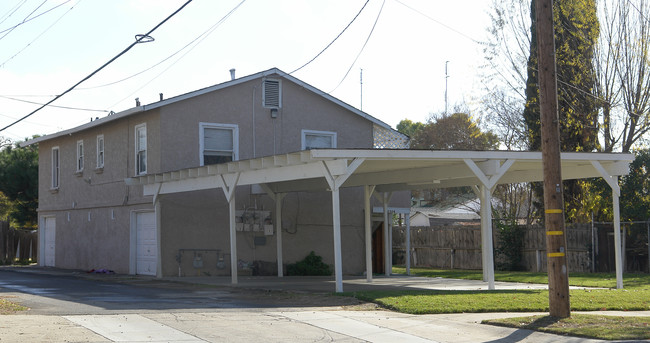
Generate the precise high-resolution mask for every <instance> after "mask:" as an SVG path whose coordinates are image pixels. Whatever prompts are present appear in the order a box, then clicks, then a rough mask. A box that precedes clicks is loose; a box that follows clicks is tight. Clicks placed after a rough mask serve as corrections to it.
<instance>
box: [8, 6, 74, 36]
mask: <svg viewBox="0 0 650 343" xmlns="http://www.w3.org/2000/svg"><path fill="white" fill-rule="evenodd" d="M68 1H70V0H68ZM46 2H47V0H43V2H41V4H40V5H38V7H36V8H35V9H34V10H33V11H32V12H31V13H29V14H28V15H27V16H26V17H25V19H23V21H22V22H20V23H18V24H17V25H14V26H12V27H10V28H8V29H6V30H4V31H2V32H0V33H4V32H7V33H5V34H4V36H2V37H0V40H2V39H3V38H5V37H7V35H9V34H10V33H11V32H13V30H14V29H16V28H17V27H18V26H20V25H22V24H24V23H26V22H28V21H29V20H31V19H29V17H31V16H32V14H34V12H36V11H38V9H39V8H41V6H43V5H45V3H46ZM57 7H58V6H57ZM34 18H36V17H34ZM34 18H32V19H34ZM28 19H29V20H28Z"/></svg>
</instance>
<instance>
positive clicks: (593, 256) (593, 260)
mask: <svg viewBox="0 0 650 343" xmlns="http://www.w3.org/2000/svg"><path fill="white" fill-rule="evenodd" d="M594 236H595V235H594V213H593V212H591V272H592V273H595V272H596V241H595V240H594Z"/></svg>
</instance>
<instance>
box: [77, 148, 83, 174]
mask: <svg viewBox="0 0 650 343" xmlns="http://www.w3.org/2000/svg"><path fill="white" fill-rule="evenodd" d="M83 170H84V141H77V172H80V171H83Z"/></svg>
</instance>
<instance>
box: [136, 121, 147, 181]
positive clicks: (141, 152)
mask: <svg viewBox="0 0 650 343" xmlns="http://www.w3.org/2000/svg"><path fill="white" fill-rule="evenodd" d="M146 173H147V124H145V123H142V124H139V125H136V126H135V175H143V174H146Z"/></svg>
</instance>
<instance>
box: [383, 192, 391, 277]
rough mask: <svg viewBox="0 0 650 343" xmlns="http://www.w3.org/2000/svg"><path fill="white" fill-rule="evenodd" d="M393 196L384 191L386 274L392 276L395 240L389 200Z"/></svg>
mask: <svg viewBox="0 0 650 343" xmlns="http://www.w3.org/2000/svg"><path fill="white" fill-rule="evenodd" d="M391 197H392V193H386V192H384V197H383V200H382V202H383V205H384V274H385V275H386V276H390V274H391V272H392V271H393V270H392V269H393V266H392V265H391V256H390V255H391V248H392V246H393V242H391V240H390V229H389V228H388V223H389V222H388V202H389V201H390V198H391Z"/></svg>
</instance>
